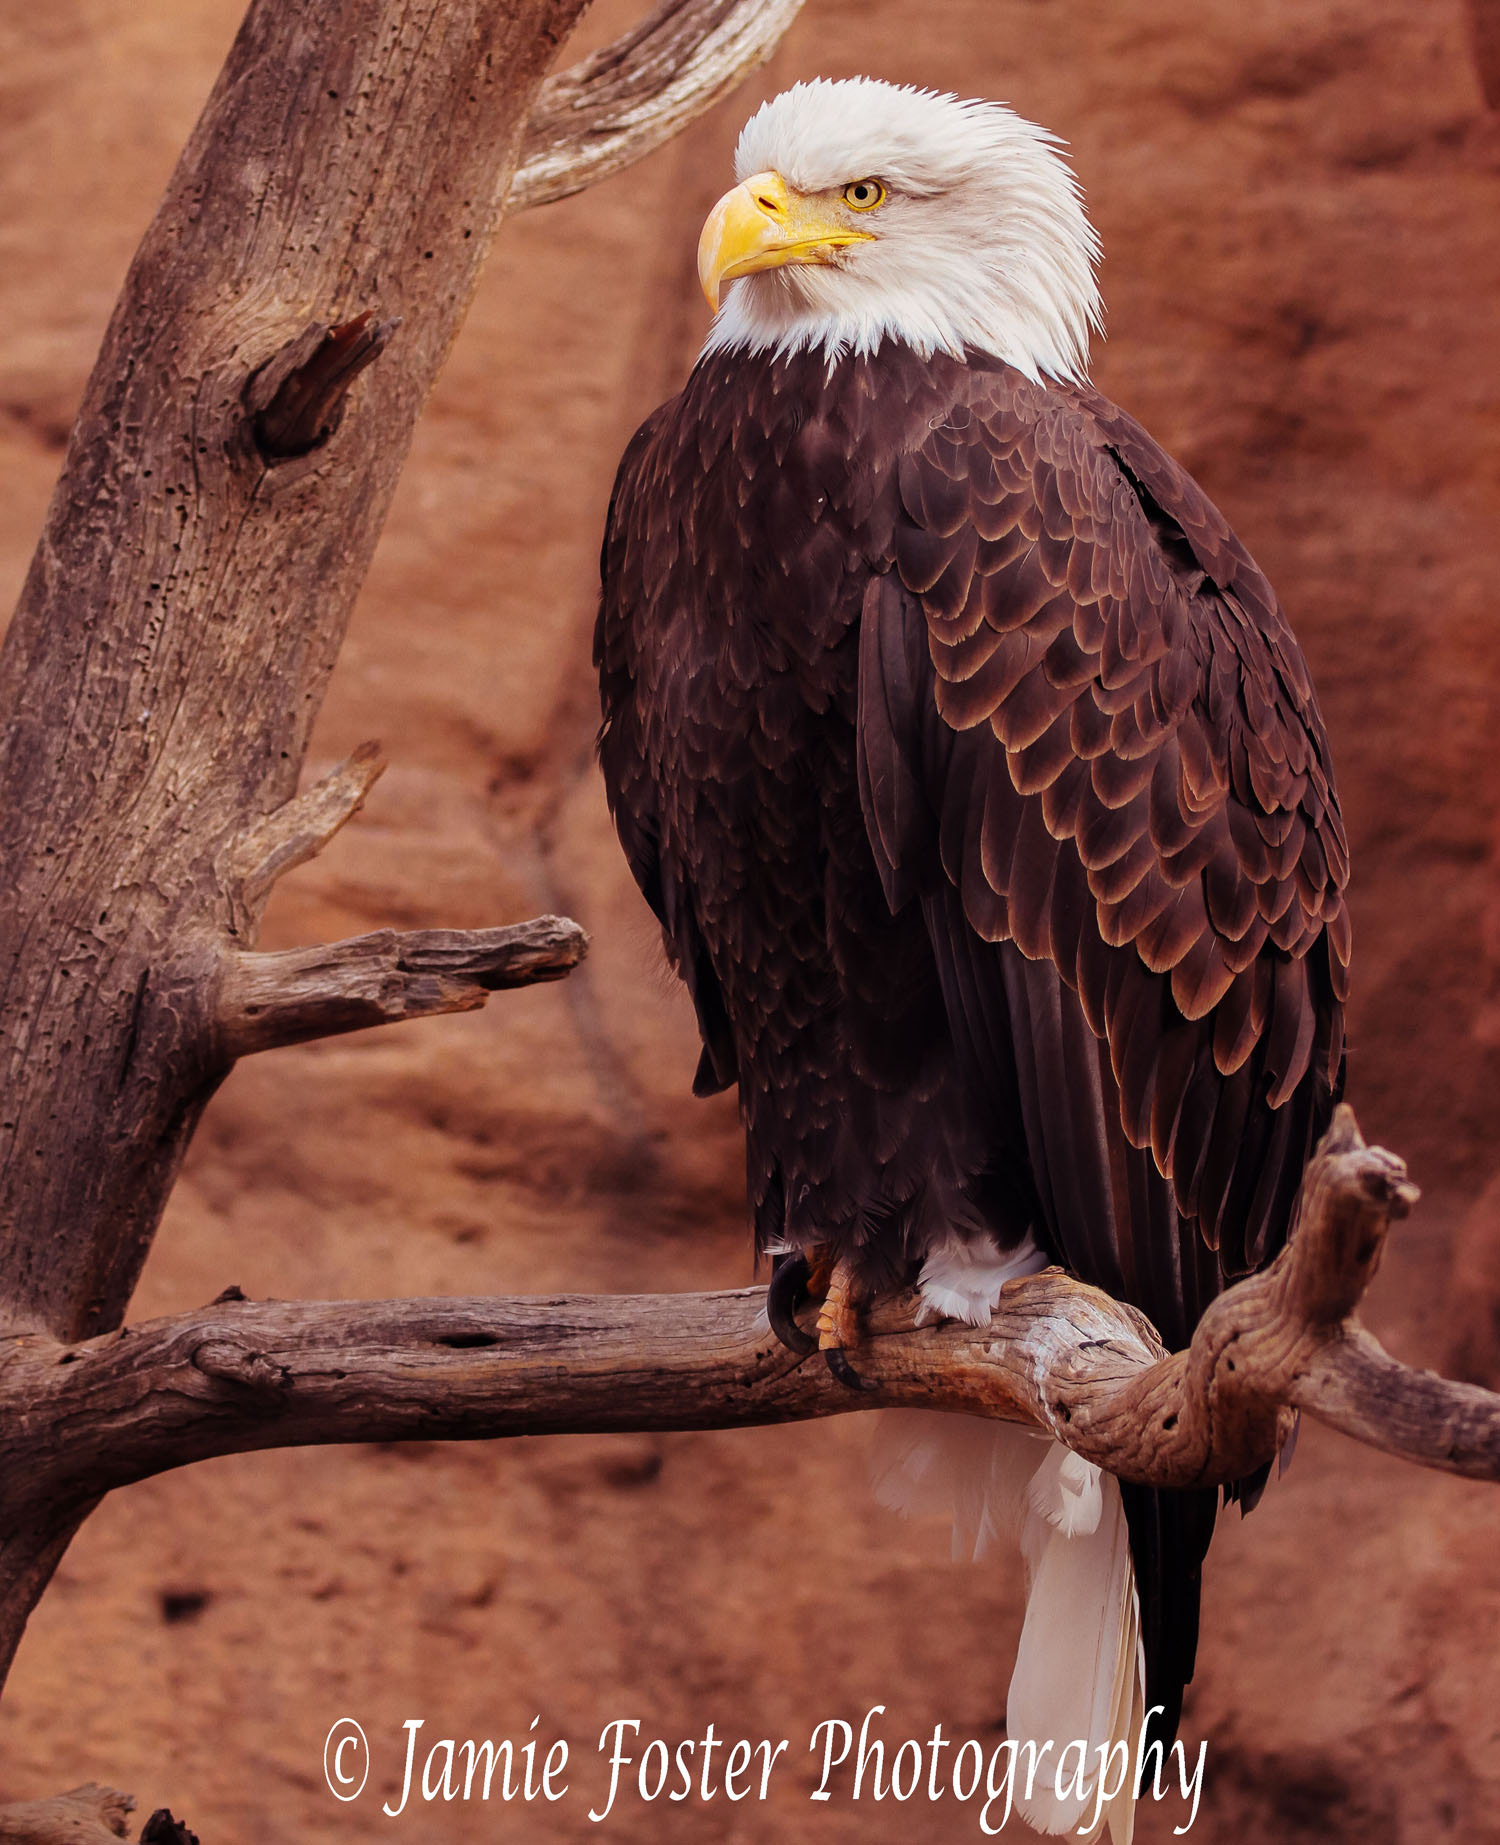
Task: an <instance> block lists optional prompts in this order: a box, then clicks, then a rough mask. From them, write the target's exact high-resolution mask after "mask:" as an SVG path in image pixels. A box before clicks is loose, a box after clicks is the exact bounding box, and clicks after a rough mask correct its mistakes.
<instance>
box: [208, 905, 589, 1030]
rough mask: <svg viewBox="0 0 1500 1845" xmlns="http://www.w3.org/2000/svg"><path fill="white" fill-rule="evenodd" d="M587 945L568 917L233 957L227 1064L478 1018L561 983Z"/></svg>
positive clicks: (228, 972) (379, 933) (226, 1003)
mask: <svg viewBox="0 0 1500 1845" xmlns="http://www.w3.org/2000/svg"><path fill="white" fill-rule="evenodd" d="M587 947H588V937H587V936H586V935H585V934H584V932H583V930H582V929H580V928H579V926H578V924H577V923H575V922H570V921H569V920H568V919H567V918H566V917H563V916H539V917H537V918H536V919H535V920H534V921H532V922H524V923H513V924H512V925H511V926H510V927H509V928H506V929H411V930H406V931H404V932H403V931H399V930H395V929H379V930H376V931H375V932H374V933H372V934H370V935H359V936H354V937H352V938H351V939H350V940H348V941H343V942H328V943H326V944H324V945H322V946H320V947H316V948H290V949H284V950H282V951H281V952H280V953H278V954H251V953H242V954H234V955H231V956H229V957H228V959H227V960H226V962H225V964H224V971H223V975H222V979H221V984H220V987H219V996H218V1005H217V1008H216V1014H217V1021H218V1030H219V1039H220V1043H221V1045H222V1047H223V1051H224V1054H225V1056H226V1057H229V1058H237V1057H247V1056H249V1055H250V1053H251V1052H252V1051H266V1050H273V1049H275V1048H276V1047H277V1046H278V1045H283V1044H301V1043H303V1042H304V1041H306V1040H307V1039H309V1038H326V1037H330V1036H332V1035H333V1034H334V1033H336V1032H344V1031H363V1030H365V1029H367V1028H368V1027H369V1026H372V1025H393V1024H397V1023H399V1022H400V1021H401V1020H403V1019H423V1018H430V1017H431V1016H433V1015H434V1014H435V1013H440V1012H471V1011H473V1010H474V1009H475V1008H476V1007H478V1006H482V1005H483V1004H484V1003H485V1001H486V1000H487V999H488V998H489V996H490V994H491V993H498V992H500V991H501V990H502V989H503V988H506V987H524V986H531V985H533V984H535V983H536V982H538V981H543V980H560V979H561V978H562V977H563V975H564V974H567V973H570V972H571V971H572V969H573V968H575V967H576V966H577V965H578V963H579V962H580V961H581V960H582V959H583V956H584V953H585V951H586V949H587Z"/></svg>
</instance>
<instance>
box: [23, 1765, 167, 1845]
mask: <svg viewBox="0 0 1500 1845" xmlns="http://www.w3.org/2000/svg"><path fill="white" fill-rule="evenodd" d="M134 1808H135V1799H134V1796H133V1795H130V1794H121V1793H117V1792H116V1791H115V1789H114V1788H112V1787H100V1786H99V1785H98V1783H97V1782H94V1781H88V1782H85V1783H84V1785H83V1786H82V1787H75V1788H72V1789H70V1790H69V1791H68V1792H67V1793H66V1794H57V1795H55V1796H54V1797H53V1798H52V1799H51V1800H18V1801H16V1802H14V1804H12V1805H10V1806H4V1807H0V1845H114V1841H115V1840H116V1839H123V1838H124V1837H125V1821H126V1817H127V1815H129V1814H130V1813H131V1812H132V1811H133V1810H134Z"/></svg>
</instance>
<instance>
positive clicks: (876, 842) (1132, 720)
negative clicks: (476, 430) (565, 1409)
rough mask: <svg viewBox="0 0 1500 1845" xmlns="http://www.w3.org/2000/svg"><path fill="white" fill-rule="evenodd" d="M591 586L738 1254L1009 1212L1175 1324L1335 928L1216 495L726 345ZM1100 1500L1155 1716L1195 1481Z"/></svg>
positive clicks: (1240, 1256)
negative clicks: (740, 1142)
mask: <svg viewBox="0 0 1500 1845" xmlns="http://www.w3.org/2000/svg"><path fill="white" fill-rule="evenodd" d="M603 576H604V591H603V602H602V607H601V612H600V617H599V626H598V632H597V638H596V656H597V661H598V665H599V668H600V673H601V686H602V697H603V709H604V725H603V730H602V732H601V742H600V754H601V760H602V763H603V768H604V774H605V779H606V783H607V786H608V789H609V794H610V800H611V804H612V807H613V810H614V813H615V818H616V823H617V825H618V828H619V831H620V836H621V839H622V841H623V842H624V845H625V849H626V851H627V853H628V855H629V858H630V861H631V865H632V867H633V869H634V872H635V875H636V877H637V879H638V881H639V882H640V885H641V888H642V890H643V891H644V892H645V894H646V896H647V898H648V900H649V901H650V903H651V905H652V907H653V908H654V909H655V911H656V913H657V915H658V917H659V918H660V920H661V923H662V926H663V930H664V934H665V939H666V944H667V951H668V954H669V955H670V957H671V959H672V962H673V965H674V966H675V967H676V968H677V970H678V972H679V973H680V974H681V975H682V977H683V978H684V980H685V981H686V982H687V984H688V986H689V988H690V989H691V991H692V995H693V999H694V1003H695V1005H696V1008H697V1013H698V1019H699V1023H700V1027H701V1030H702V1035H703V1041H704V1047H705V1048H704V1054H703V1062H702V1065H701V1067H700V1072H699V1082H698V1087H699V1088H700V1090H702V1089H711V1088H718V1087H724V1086H727V1085H729V1084H732V1083H735V1082H738V1085H739V1093H740V1103H741V1110H742V1113H743V1116H744V1121H745V1127H746V1136H747V1151H748V1171H749V1185H750V1196H751V1203H752V1208H753V1213H754V1219H755V1227H756V1234H757V1238H758V1240H759V1242H760V1243H761V1244H765V1243H766V1242H768V1241H771V1240H772V1239H785V1240H787V1241H789V1242H791V1243H793V1244H801V1245H804V1246H813V1245H819V1246H823V1247H825V1248H829V1247H831V1248H832V1249H833V1250H834V1251H835V1252H838V1253H843V1252H849V1251H854V1252H857V1256H858V1260H859V1262H860V1264H861V1266H862V1267H863V1268H864V1270H865V1272H866V1273H867V1275H868V1278H869V1279H870V1281H871V1282H872V1283H874V1284H875V1285H885V1284H888V1283H891V1282H893V1281H897V1280H901V1279H904V1278H905V1277H906V1276H907V1275H909V1274H910V1273H911V1272H912V1270H913V1266H914V1264H916V1263H917V1262H919V1261H920V1260H921V1258H922V1256H923V1254H924V1253H925V1251H926V1248H927V1246H928V1243H929V1241H930V1240H931V1239H932V1238H933V1237H935V1236H940V1235H941V1234H942V1233H943V1232H944V1231H946V1230H949V1229H955V1228H956V1229H958V1230H959V1231H960V1232H964V1231H976V1230H980V1229H984V1230H988V1231H989V1232H990V1233H992V1234H993V1236H994V1237H995V1238H996V1239H997V1241H998V1242H999V1243H1000V1245H1001V1246H1002V1248H1003V1247H1008V1246H1010V1245H1013V1244H1014V1243H1016V1242H1018V1241H1019V1240H1020V1239H1021V1238H1022V1237H1023V1236H1024V1235H1025V1234H1026V1232H1027V1231H1028V1230H1030V1231H1031V1233H1032V1234H1033V1235H1034V1236H1035V1237H1036V1239H1037V1241H1038V1242H1039V1243H1041V1244H1042V1246H1043V1247H1044V1248H1045V1249H1047V1250H1049V1251H1050V1252H1051V1253H1052V1254H1053V1255H1055V1256H1056V1258H1057V1259H1058V1260H1060V1261H1062V1262H1063V1263H1064V1264H1065V1265H1066V1266H1067V1267H1068V1268H1070V1269H1071V1270H1072V1271H1073V1272H1074V1273H1076V1274H1078V1275H1079V1276H1081V1277H1082V1278H1084V1279H1085V1280H1088V1281H1091V1282H1094V1283H1096V1284H1097V1285H1099V1286H1101V1287H1104V1288H1106V1289H1108V1290H1109V1291H1110V1292H1111V1293H1113V1294H1115V1295H1117V1296H1119V1297H1121V1298H1123V1299H1126V1300H1129V1301H1131V1302H1133V1303H1134V1304H1136V1305H1137V1306H1139V1307H1141V1308H1142V1309H1143V1310H1144V1311H1145V1312H1146V1313H1147V1314H1149V1315H1150V1317H1151V1318H1152V1320H1153V1321H1154V1322H1155V1323H1156V1325H1157V1326H1158V1327H1159V1328H1160V1330H1161V1331H1162V1334H1163V1336H1164V1337H1165V1338H1166V1339H1167V1341H1168V1342H1169V1344H1172V1345H1180V1344H1182V1343H1185V1341H1186V1339H1187V1338H1188V1336H1189V1335H1190V1333H1191V1330H1192V1327H1193V1325H1194V1323H1195V1322H1196V1320H1197V1318H1198V1316H1199V1314H1200V1313H1201V1311H1202V1309H1203V1307H1204V1305H1205V1304H1206V1302H1207V1301H1208V1299H1210V1298H1211V1297H1212V1295H1213V1294H1214V1293H1215V1292H1216V1291H1217V1290H1218V1289H1219V1288H1220V1287H1221V1286H1222V1285H1223V1283H1224V1281H1225V1279H1226V1278H1229V1277H1232V1276H1234V1275H1236V1274H1239V1273H1242V1272H1244V1271H1245V1270H1246V1269H1247V1268H1250V1267H1253V1266H1256V1265H1258V1264H1260V1263H1261V1262H1263V1261H1265V1260H1266V1259H1268V1258H1269V1257H1270V1256H1271V1255H1272V1254H1274V1252H1275V1250H1276V1248H1277V1247H1279V1245H1280V1243H1281V1241H1282V1240H1283V1239H1284V1237H1285V1235H1286V1231H1287V1227H1288V1220H1289V1215H1290V1211H1291V1208H1292V1204H1293V1200H1294V1198H1295V1194H1296V1190H1297V1186H1298V1182H1299V1180H1300V1176H1301V1173H1302V1169H1303V1166H1304V1165H1305V1163H1306V1160H1307V1157H1308V1155H1309V1153H1310V1151H1311V1148H1312V1145H1313V1143H1314V1141H1315V1139H1316V1137H1317V1135H1318V1134H1319V1133H1320V1132H1321V1131H1322V1129H1323V1127H1324V1126H1325V1125H1326V1122H1327V1119H1328V1116H1329V1112H1330V1109H1331V1106H1332V1101H1333V1098H1334V1095H1335V1093H1336V1091H1337V1089H1338V1086H1339V1083H1340V1078H1341V1070H1342V1058H1343V1050H1342V1044H1343V1038H1342V999H1343V994H1344V980H1345V969H1346V966H1347V961H1348V949H1349V936H1348V923H1347V915H1346V911H1345V907H1344V900H1343V886H1344V883H1345V879H1346V875H1347V856H1346V846H1345V840H1344V834H1343V829H1342V825H1341V822H1340V819H1339V814H1338V809H1337V805H1336V801H1335V798H1334V795H1333V791H1332V787H1331V779H1330V769H1329V763H1328V749H1327V742H1326V738H1325V735H1324V732H1323V727H1322V723H1321V721H1320V719H1319V716H1318V712H1317V707H1316V704H1315V702H1314V699H1313V695H1312V690H1311V687H1310V684H1309V680H1308V676H1307V671H1306V667H1305V665H1304V663H1303V660H1302V656H1301V654H1300V652H1299V651H1298V648H1297V646H1296V643H1295V641H1294V640H1293V638H1292V636H1291V634H1290V632H1289V630H1288V628H1287V626H1286V624H1285V622H1284V620H1283V618H1282V616H1281V614H1280V611H1279V609H1278V607H1277V604H1276V601H1275V598H1274V596H1273V594H1272V592H1271V590H1270V588H1269V586H1268V584H1267V583H1266V581H1265V578H1264V577H1263V576H1262V575H1261V573H1260V571H1259V570H1258V569H1257V568H1256V566H1255V564H1254V562H1253V561H1252V560H1251V558H1250V557H1249V555H1248V553H1247V552H1246V551H1245V549H1244V547H1243V546H1242V545H1241V544H1240V543H1239V542H1238V540H1237V539H1236V538H1235V537H1234V535H1233V533H1232V532H1231V531H1230V530H1229V527H1228V526H1227V524H1226V523H1225V521H1224V520H1223V519H1222V517H1221V516H1220V515H1219V513H1218V512H1217V510H1216V509H1215V508H1214V507H1213V506H1212V505H1211V504H1210V502H1209V501H1208V500H1207V498H1206V497H1205V496H1204V495H1203V493H1202V492H1201V491H1200V490H1199V489H1198V488H1197V487H1196V485H1195V484H1194V483H1193V482H1192V481H1191V480H1190V479H1189V478H1188V477H1187V476H1186V475H1185V474H1184V473H1183V472H1182V471H1181V470H1180V469H1179V468H1177V467H1176V465H1175V464H1174V463H1173V462H1172V461H1170V460H1169V459H1168V458H1167V457H1166V456H1165V455H1164V454H1163V453H1162V452H1161V450H1160V449H1158V448H1157V447H1156V445H1155V444H1154V443H1153V442H1152V441H1151V439H1150V438H1149V437H1148V436H1147V435H1146V434H1145V433H1144V431H1142V430H1141V429H1140V428H1139V426H1138V425H1137V424H1135V423H1134V422H1133V421H1132V420H1131V419H1130V418H1129V417H1127V416H1125V415H1124V414H1123V413H1122V412H1121V411H1119V410H1117V409H1116V408H1114V406H1112V405H1110V404H1109V403H1107V402H1106V401H1105V400H1104V399H1102V398H1101V397H1099V396H1098V395H1097V394H1096V393H1094V392H1092V391H1090V390H1087V389H1081V388H1076V387H1072V386H1066V385H1058V384H1045V385H1043V384H1037V383H1033V382H1031V381H1028V380H1027V379H1026V378H1024V377H1023V376H1021V375H1020V374H1019V373H1018V372H1016V371H1014V370H1013V369H1011V368H1010V367H1008V366H1006V365H1005V364H1003V363H1001V362H1000V361H998V360H995V359H990V358H985V357H983V356H980V355H970V358H969V361H968V362H967V363H961V362H959V361H957V360H954V359H951V358H947V357H944V356H942V355H938V356H936V357H933V358H931V359H924V358H920V357H918V356H917V355H916V354H914V353H913V352H911V351H910V350H909V349H907V348H904V347H902V346H900V345H896V344H888V345H886V346H884V347H883V348H882V349H881V350H880V351H879V352H878V353H877V354H875V355H874V356H873V357H868V358H865V357H860V358H853V357H845V358H842V359H840V360H837V361H835V362H834V363H833V364H832V365H831V366H830V365H829V363H828V362H827V360H826V358H825V356H824V355H823V354H821V353H818V352H811V353H808V352H804V353H800V354H796V355H793V356H790V357H773V356H769V355H760V356H755V355H750V354H747V353H744V352H739V353H724V354H717V355H712V356H710V357H708V358H705V359H704V360H703V361H701V362H700V363H699V365H698V367H697V368H696V370H695V371H694V373H693V375H692V377H691V378H690V379H689V381H688V384H687V386H686V388H685V389H684V391H683V392H682V394H681V395H680V396H679V397H677V398H675V399H673V400H672V401H671V402H670V403H668V404H666V405H664V406H663V407H662V409H661V410H659V411H658V412H657V413H656V414H655V415H654V416H653V417H652V418H651V419H650V420H649V421H648V422H647V424H646V425H645V426H644V427H643V429H642V430H641V431H640V432H639V434H638V435H637V436H636V438H635V440H634V442H633V443H632V444H631V447H630V449H629V450H628V452H627V454H626V456H625V459H624V461H623V463H622V465H621V469H620V474H619V478H618V481H617V483H616V488H615V495H614V500H613V503H612V506H611V511H610V519H609V529H608V534H607V537H606V541H605V546H604V556H603ZM1127 1511H1128V1513H1129V1516H1130V1524H1131V1537H1132V1547H1133V1549H1134V1552H1135V1560H1136V1572H1137V1579H1138V1582H1139V1584H1140V1588H1141V1595H1142V1603H1143V1631H1144V1634H1145V1639H1146V1648H1147V1661H1148V1682H1150V1681H1154V1683H1151V1696H1152V1698H1153V1699H1154V1700H1155V1701H1157V1702H1165V1703H1166V1704H1167V1705H1168V1709H1169V1719H1170V1720H1172V1721H1175V1715H1176V1707H1177V1703H1178V1702H1179V1701H1180V1688H1181V1683H1182V1681H1183V1680H1184V1679H1185V1677H1186V1676H1187V1675H1188V1674H1189V1673H1190V1671H1191V1664H1192V1651H1193V1640H1194V1634H1195V1630H1196V1598H1197V1570H1198V1564H1199V1562H1200V1560H1201V1556H1202V1551H1203V1548H1204V1546H1206V1543H1207V1539H1208V1533H1209V1531H1210V1529H1211V1526H1212V1513H1213V1501H1212V1498H1211V1497H1209V1498H1207V1499H1205V1498H1204V1496H1202V1495H1195V1496H1180V1497H1173V1496H1163V1495H1158V1494H1150V1493H1142V1492H1134V1493H1128V1494H1127Z"/></svg>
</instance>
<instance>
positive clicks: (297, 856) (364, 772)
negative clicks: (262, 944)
mask: <svg viewBox="0 0 1500 1845" xmlns="http://www.w3.org/2000/svg"><path fill="white" fill-rule="evenodd" d="M385 769H386V759H385V754H384V752H383V751H382V750H381V747H380V745H379V744H378V743H361V744H360V746H359V748H358V749H357V750H356V751H355V752H354V754H353V755H352V756H350V757H348V758H347V759H346V760H345V761H343V762H341V763H340V764H339V766H338V767H337V768H336V769H331V770H330V771H329V772H328V774H327V775H325V776H324V777H323V779H322V780H321V781H319V782H315V783H314V784H313V786H312V787H311V788H308V789H306V790H305V791H304V792H303V793H302V794H299V795H297V796H296V797H295V798H294V799H293V800H290V801H288V802H287V803H286V804H285V805H284V806H282V807H278V808H277V809H276V810H275V812H274V813H270V814H267V815H266V817H265V819H263V820H261V821H259V822H258V823H257V824H256V825H255V826H253V827H252V828H251V829H250V831H249V832H247V833H246V834H244V835H243V837H242V838H240V839H239V840H238V841H236V843H235V845H234V846H233V848H232V849H231V850H230V851H229V852H228V853H227V854H226V855H225V860H224V863H223V864H222V865H221V866H220V877H221V879H222V881H223V883H224V884H225V885H226V886H227V887H228V888H229V890H230V892H231V894H232V897H233V899H234V901H235V903H236V906H237V907H243V908H244V909H245V910H247V911H249V912H250V913H251V914H258V913H259V911H260V908H261V906H262V904H264V902H265V900H266V898H267V897H268V896H269V895H270V892H271V887H272V885H274V884H275V883H276V881H277V879H278V878H282V877H285V875H286V874H287V872H289V871H292V870H295V868H296V867H297V866H298V865H305V864H306V863H307V861H308V860H309V859H310V858H315V857H316V856H317V854H318V853H319V852H321V851H322V850H323V848H324V846H326V845H327V844H328V842H329V840H330V839H332V838H333V836H334V834H335V833H337V832H338V830H339V828H340V827H342V826H344V825H346V824H347V822H349V821H350V820H352V819H353V818H354V816H355V815H356V814H357V813H358V812H359V810H360V808H361V807H363V806H364V804H365V797H366V796H367V795H368V794H369V792H370V790H371V789H372V788H373V787H374V786H375V784H376V782H377V781H379V780H380V777H381V776H382V775H383V774H384V773H385Z"/></svg>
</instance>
